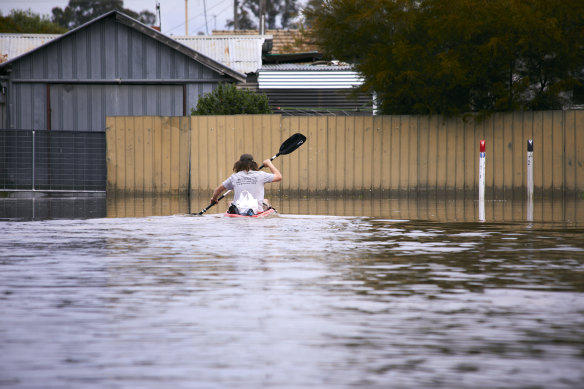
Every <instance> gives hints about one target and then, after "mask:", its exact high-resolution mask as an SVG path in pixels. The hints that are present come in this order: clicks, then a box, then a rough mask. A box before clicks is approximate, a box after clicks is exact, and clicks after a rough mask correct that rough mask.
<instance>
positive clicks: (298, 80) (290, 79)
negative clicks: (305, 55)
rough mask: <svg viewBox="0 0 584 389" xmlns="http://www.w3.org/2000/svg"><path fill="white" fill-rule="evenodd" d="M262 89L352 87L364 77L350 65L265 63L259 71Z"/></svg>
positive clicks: (360, 83)
mask: <svg viewBox="0 0 584 389" xmlns="http://www.w3.org/2000/svg"><path fill="white" fill-rule="evenodd" d="M258 84H259V88H260V89H351V88H355V87H357V86H360V85H362V84H363V77H362V76H361V75H360V74H359V73H358V72H356V71H354V70H353V68H352V67H351V66H349V65H295V64H281V65H264V66H262V68H261V69H260V70H259V72H258Z"/></svg>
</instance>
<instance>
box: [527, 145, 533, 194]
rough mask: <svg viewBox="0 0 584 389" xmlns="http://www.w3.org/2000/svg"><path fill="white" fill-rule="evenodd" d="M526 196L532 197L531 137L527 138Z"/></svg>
mask: <svg viewBox="0 0 584 389" xmlns="http://www.w3.org/2000/svg"><path fill="white" fill-rule="evenodd" d="M527 198H528V199H532V198H533V139H528V140H527Z"/></svg>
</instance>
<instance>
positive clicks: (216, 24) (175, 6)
mask: <svg viewBox="0 0 584 389" xmlns="http://www.w3.org/2000/svg"><path fill="white" fill-rule="evenodd" d="M159 2H160V11H161V17H162V32H163V33H165V34H167V35H171V34H172V35H185V0H159ZM67 4H69V0H0V11H2V14H3V15H7V14H8V13H9V12H10V10H11V9H25V10H26V9H31V10H32V11H33V12H35V13H38V14H41V15H48V16H51V15H52V13H51V10H52V9H53V8H54V7H61V8H65V7H66V6H67ZM204 4H206V8H207V25H206V26H205V12H204V9H205V7H204ZM124 8H128V9H131V10H133V11H136V12H140V11H142V10H144V9H147V10H149V11H150V12H152V13H154V14H156V0H124ZM188 19H189V24H188V25H189V35H196V34H197V33H199V32H202V33H205V32H206V30H207V29H208V32H209V34H211V32H212V30H215V29H217V30H227V28H226V27H225V23H226V22H227V19H233V0H188Z"/></svg>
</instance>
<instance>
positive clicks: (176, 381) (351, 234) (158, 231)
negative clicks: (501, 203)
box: [0, 202, 584, 389]
mask: <svg viewBox="0 0 584 389" xmlns="http://www.w3.org/2000/svg"><path fill="white" fill-rule="evenodd" d="M118 204H119V203H118ZM152 204H154V203H152ZM288 204H294V205H295V204H302V203H301V202H290V203H285V202H282V203H281V207H282V206H284V207H286V206H289V205H288ZM470 204H472V203H470ZM160 206H161V207H170V205H168V204H167V205H160ZM311 206H312V205H311ZM110 209H111V208H109V207H108V212H109V211H110ZM124 209H125V210H127V209H128V207H127V204H124ZM393 209H396V208H394V207H389V208H388V210H393ZM400 209H405V210H408V209H409V208H408V207H405V208H400ZM433 209H435V208H433ZM139 211H140V212H145V211H144V210H143V208H139ZM351 211H353V209H352V210H351ZM416 212H419V211H417V210H416ZM424 212H426V211H424ZM427 212H429V213H430V212H431V211H427ZM179 213H180V212H179ZM429 213H428V214H429ZM447 213H448V212H447ZM424 215H426V214H424ZM0 228H1V229H2V235H1V237H0V307H1V309H2V317H1V319H0V367H1V374H0V387H6V388H11V389H20V388H27V389H28V388H69V387H71V388H77V387H92V388H93V387H95V388H161V387H169V388H170V387H172V388H193V387H196V388H199V387H201V388H218V389H219V388H221V389H222V388H250V389H251V388H254V389H255V388H258V387H263V388H306V387H318V388H353V387H365V388H388V387H390V388H394V387H395V388H444V389H446V388H448V389H453V388H511V387H513V388H528V387H529V388H576V387H579V386H580V385H581V384H582V382H584V370H583V369H582V366H583V364H584V230H583V229H582V228H581V227H570V226H568V227H566V226H565V225H564V224H557V223H542V224H541V225H530V224H527V223H523V222H508V223H489V222H486V223H480V222H447V223H445V222H437V221H428V220H426V221H421V220H420V221H415V220H409V221H408V220H395V219H389V218H380V217H375V218H371V217H344V216H343V217H339V216H319V215H310V216H308V215H307V216H300V215H282V216H279V217H274V218H268V219H255V220H249V219H244V220H232V219H227V218H222V217H221V216H220V215H205V216H203V217H196V216H186V215H175V216H160V217H132V218H102V219H90V220H47V221H33V222H16V221H5V222H2V223H0Z"/></svg>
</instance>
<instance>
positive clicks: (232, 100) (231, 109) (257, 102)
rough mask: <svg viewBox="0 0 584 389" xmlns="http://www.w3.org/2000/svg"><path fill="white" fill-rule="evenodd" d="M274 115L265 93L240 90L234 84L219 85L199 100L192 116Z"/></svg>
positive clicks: (192, 111)
mask: <svg viewBox="0 0 584 389" xmlns="http://www.w3.org/2000/svg"><path fill="white" fill-rule="evenodd" d="M262 113H272V111H271V110H270V107H269V105H268V98H267V96H266V95H265V94H263V93H254V92H251V91H248V90H240V89H237V88H236V87H235V85H233V84H219V86H218V87H217V89H215V90H214V91H213V92H211V93H207V94H205V95H204V96H203V97H201V98H199V102H198V103H197V109H194V108H193V109H191V115H237V114H262Z"/></svg>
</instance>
